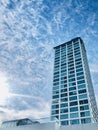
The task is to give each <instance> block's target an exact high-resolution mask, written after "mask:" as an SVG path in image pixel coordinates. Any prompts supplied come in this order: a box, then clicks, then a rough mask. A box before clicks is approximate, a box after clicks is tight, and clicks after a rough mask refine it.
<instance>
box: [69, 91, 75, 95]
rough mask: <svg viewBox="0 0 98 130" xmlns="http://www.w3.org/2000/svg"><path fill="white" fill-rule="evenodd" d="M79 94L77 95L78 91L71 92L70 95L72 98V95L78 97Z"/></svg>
mask: <svg viewBox="0 0 98 130" xmlns="http://www.w3.org/2000/svg"><path fill="white" fill-rule="evenodd" d="M76 94H77V93H76V91H72V92H69V95H70V96H71V95H76Z"/></svg>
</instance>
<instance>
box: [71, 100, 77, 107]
mask: <svg viewBox="0 0 98 130" xmlns="http://www.w3.org/2000/svg"><path fill="white" fill-rule="evenodd" d="M75 105H78V102H77V101H75V102H70V106H75Z"/></svg>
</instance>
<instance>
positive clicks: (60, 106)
mask: <svg viewBox="0 0 98 130" xmlns="http://www.w3.org/2000/svg"><path fill="white" fill-rule="evenodd" d="M54 50H55V60H54V77H53V90H52V105H51V118H53V117H56V118H58V120H59V123H60V124H61V125H70V124H85V123H93V122H97V121H98V110H97V105H96V101H95V95H94V90H93V86H92V81H91V76H90V71H89V66H88V62H87V56H86V50H85V47H84V43H83V41H82V39H81V38H80V37H77V38H75V39H72V40H71V41H69V42H66V43H64V44H61V45H59V46H56V47H54Z"/></svg>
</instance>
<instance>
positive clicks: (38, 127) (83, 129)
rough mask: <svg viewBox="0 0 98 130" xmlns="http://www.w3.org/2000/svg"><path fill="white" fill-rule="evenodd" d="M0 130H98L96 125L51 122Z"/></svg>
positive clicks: (1, 129) (0, 129) (97, 124)
mask: <svg viewBox="0 0 98 130" xmlns="http://www.w3.org/2000/svg"><path fill="white" fill-rule="evenodd" d="M0 130H98V123H94V124H82V125H70V126H59V125H58V124H57V123H53V122H51V123H42V124H39V123H38V124H33V125H26V126H18V127H10V128H0Z"/></svg>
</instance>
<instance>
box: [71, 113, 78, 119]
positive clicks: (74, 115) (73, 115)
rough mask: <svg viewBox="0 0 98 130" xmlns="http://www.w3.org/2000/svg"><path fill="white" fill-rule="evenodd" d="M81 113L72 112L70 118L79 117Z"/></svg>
mask: <svg viewBox="0 0 98 130" xmlns="http://www.w3.org/2000/svg"><path fill="white" fill-rule="evenodd" d="M78 116H79V115H78V112H77V113H71V114H70V118H77V117H78Z"/></svg>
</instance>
